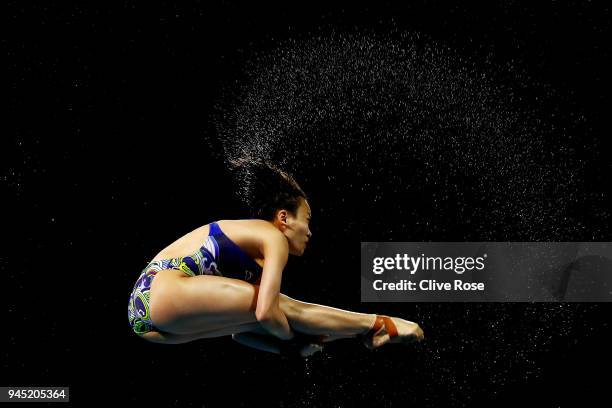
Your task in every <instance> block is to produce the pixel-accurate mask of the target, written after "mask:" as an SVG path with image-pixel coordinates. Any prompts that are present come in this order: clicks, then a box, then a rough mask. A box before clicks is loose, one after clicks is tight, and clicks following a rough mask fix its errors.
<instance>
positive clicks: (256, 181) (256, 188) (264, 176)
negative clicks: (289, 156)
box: [230, 158, 307, 221]
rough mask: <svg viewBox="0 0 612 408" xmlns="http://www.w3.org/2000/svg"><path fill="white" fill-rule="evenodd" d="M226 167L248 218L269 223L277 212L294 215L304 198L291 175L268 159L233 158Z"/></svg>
mask: <svg viewBox="0 0 612 408" xmlns="http://www.w3.org/2000/svg"><path fill="white" fill-rule="evenodd" d="M230 167H231V168H232V169H233V171H234V175H235V177H236V180H237V181H238V186H239V188H238V189H237V193H238V195H239V199H241V201H242V202H243V203H244V204H245V205H246V207H247V211H248V212H249V215H250V217H252V218H260V219H263V220H267V221H272V220H273V219H274V216H275V215H276V213H277V211H278V210H281V209H285V210H287V211H289V212H290V213H291V214H292V215H294V216H296V215H297V210H298V208H299V206H300V201H301V200H300V198H303V199H305V200H306V199H307V197H306V193H304V191H303V190H302V188H301V187H300V185H299V184H298V183H297V181H295V179H294V178H293V176H292V175H291V174H290V173H289V172H287V171H285V170H283V169H281V168H280V167H278V166H277V165H275V164H273V163H272V162H270V161H268V160H264V159H252V158H249V159H246V158H239V159H233V160H230Z"/></svg>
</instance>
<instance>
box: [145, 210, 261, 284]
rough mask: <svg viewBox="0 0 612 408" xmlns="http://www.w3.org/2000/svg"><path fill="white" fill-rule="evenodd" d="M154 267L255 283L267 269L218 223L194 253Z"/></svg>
mask: <svg viewBox="0 0 612 408" xmlns="http://www.w3.org/2000/svg"><path fill="white" fill-rule="evenodd" d="M156 262H157V263H158V264H157V265H155V266H153V265H152V266H153V268H151V267H150V269H158V270H161V269H178V270H181V271H183V272H185V273H186V274H187V275H191V276H195V275H217V276H225V277H228V278H234V279H241V280H244V281H247V282H252V283H255V282H257V281H259V279H260V278H261V274H262V272H263V269H262V267H261V266H259V264H258V263H257V262H255V260H254V259H253V258H251V257H250V256H249V255H247V254H246V253H245V252H244V251H243V250H242V248H240V247H239V246H238V245H237V244H236V243H234V242H233V241H232V240H231V239H229V238H228V237H227V235H225V234H224V233H223V231H221V228H219V225H218V224H217V222H212V223H211V224H210V232H209V233H208V236H207V237H206V241H205V242H204V245H202V247H201V248H200V249H199V250H198V252H196V253H195V254H193V255H190V256H186V257H182V258H172V259H164V260H160V261H156Z"/></svg>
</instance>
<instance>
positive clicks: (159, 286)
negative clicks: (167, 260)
mask: <svg viewBox="0 0 612 408" xmlns="http://www.w3.org/2000/svg"><path fill="white" fill-rule="evenodd" d="M166 272H167V273H166ZM173 272H174V271H167V270H163V271H160V272H158V273H157V275H156V277H155V279H154V280H153V282H152V283H151V296H150V309H151V311H150V314H151V320H152V322H153V325H154V326H155V327H156V328H157V329H159V331H160V332H166V333H172V334H193V333H202V332H205V331H209V332H211V333H217V331H218V330H225V331H227V332H229V333H235V332H236V331H233V330H234V329H235V330H239V327H240V326H241V325H244V324H248V323H259V322H257V318H256V317H255V308H256V305H257V296H258V293H259V285H254V284H251V283H248V282H245V281H242V280H238V279H231V278H225V277H221V276H212V275H198V276H193V277H180V278H178V277H177V275H176V274H174V273H173ZM279 306H280V309H281V310H282V311H283V313H285V315H286V317H287V319H288V321H289V324H290V325H291V326H292V328H294V329H295V330H297V331H301V332H303V333H306V334H312V335H323V334H329V335H332V336H339V335H341V336H347V337H350V336H354V335H356V334H360V333H364V332H366V331H368V330H369V329H370V328H371V327H372V325H373V324H374V321H375V318H376V315H374V314H365V313H355V312H350V311H346V310H342V309H337V308H334V307H329V306H321V305H317V304H314V303H307V302H301V301H297V300H295V299H292V298H290V297H288V296H286V295H284V294H280V300H279Z"/></svg>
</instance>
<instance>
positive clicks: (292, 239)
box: [284, 198, 312, 256]
mask: <svg viewBox="0 0 612 408" xmlns="http://www.w3.org/2000/svg"><path fill="white" fill-rule="evenodd" d="M310 217H311V211H310V205H309V204H308V201H306V200H305V199H304V198H300V206H299V207H298V209H297V214H296V215H295V216H293V214H291V213H289V212H288V213H287V219H286V225H287V228H285V230H284V234H285V236H286V237H287V239H288V240H289V253H290V254H291V255H296V256H302V255H303V254H304V251H305V250H306V245H307V244H308V240H309V239H310V237H311V236H312V232H310V228H309V224H310Z"/></svg>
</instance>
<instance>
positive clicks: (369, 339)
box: [362, 315, 425, 350]
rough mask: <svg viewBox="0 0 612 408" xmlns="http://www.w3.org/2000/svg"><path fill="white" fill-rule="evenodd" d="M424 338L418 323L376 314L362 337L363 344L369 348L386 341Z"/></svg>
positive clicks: (401, 342)
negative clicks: (369, 327)
mask: <svg viewBox="0 0 612 408" xmlns="http://www.w3.org/2000/svg"><path fill="white" fill-rule="evenodd" d="M424 338H425V335H424V333H423V330H422V329H421V328H420V327H419V325H418V324H416V323H414V322H411V321H408V320H404V319H400V318H399V317H393V318H391V317H389V316H385V315H376V321H375V322H374V325H373V327H372V328H371V329H370V330H369V331H368V332H367V333H366V334H364V335H363V337H362V339H363V343H364V345H365V346H366V347H367V348H369V349H370V350H372V349H376V348H378V347H380V346H382V345H385V344H387V343H392V344H410V343H414V342H417V341H421V340H423V339H424Z"/></svg>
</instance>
